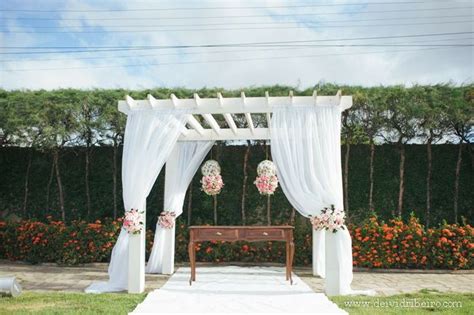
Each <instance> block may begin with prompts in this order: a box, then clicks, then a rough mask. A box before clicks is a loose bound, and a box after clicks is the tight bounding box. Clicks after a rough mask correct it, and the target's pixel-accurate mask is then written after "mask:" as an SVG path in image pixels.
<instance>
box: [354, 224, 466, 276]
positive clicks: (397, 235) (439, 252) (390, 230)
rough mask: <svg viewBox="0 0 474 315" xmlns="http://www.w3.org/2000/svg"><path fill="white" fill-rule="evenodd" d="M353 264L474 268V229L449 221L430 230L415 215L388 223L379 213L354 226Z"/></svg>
mask: <svg viewBox="0 0 474 315" xmlns="http://www.w3.org/2000/svg"><path fill="white" fill-rule="evenodd" d="M349 231H350V232H351V235H352V256H353V265H354V266H358V267H369V268H418V269H433V268H441V269H472V268H473V267H474V262H473V258H474V229H473V228H472V227H471V226H470V225H465V226H459V225H448V224H445V225H443V226H440V227H437V228H433V229H428V230H426V229H425V228H424V227H423V226H422V225H421V224H420V222H419V220H418V219H417V218H415V217H414V216H412V217H411V218H410V219H409V221H408V222H407V223H404V222H403V221H401V220H399V219H393V220H390V221H389V222H388V223H383V222H379V221H378V220H377V218H376V217H372V218H370V219H369V221H368V222H367V223H365V224H362V225H361V226H351V227H350V229H349Z"/></svg>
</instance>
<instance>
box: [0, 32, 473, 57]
mask: <svg viewBox="0 0 474 315" xmlns="http://www.w3.org/2000/svg"><path fill="white" fill-rule="evenodd" d="M473 33H474V32H448V33H430V34H406V35H387V36H375V37H352V38H329V39H311V40H291V41H272V42H247V43H230V44H201V45H143V46H128V47H127V46H88V47H80V46H79V47H78V46H45V47H37V46H4V47H0V48H2V49H83V50H84V51H96V50H95V49H101V50H103V49H118V50H137V49H181V48H215V47H242V46H243V47H246V46H262V45H264V46H267V47H268V45H277V44H296V43H314V42H334V41H354V40H377V39H395V38H412V37H433V36H449V35H464V34H473ZM86 49H87V50H86ZM15 53H18V52H12V53H0V54H15ZM29 53H43V52H38V51H36V52H29ZM44 53H52V52H48V51H46V52H44ZM61 53H64V51H62V52H61Z"/></svg>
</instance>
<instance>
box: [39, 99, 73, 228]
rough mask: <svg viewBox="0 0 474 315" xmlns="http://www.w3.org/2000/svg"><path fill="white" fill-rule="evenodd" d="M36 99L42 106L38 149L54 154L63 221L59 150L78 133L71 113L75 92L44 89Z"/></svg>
mask: <svg viewBox="0 0 474 315" xmlns="http://www.w3.org/2000/svg"><path fill="white" fill-rule="evenodd" d="M35 101H36V104H38V105H37V106H41V111H39V113H40V116H39V118H40V119H39V120H38V121H39V123H38V128H39V129H41V130H42V133H41V135H40V137H39V139H38V142H39V144H40V147H41V149H42V150H44V151H46V152H50V153H51V155H52V157H53V169H54V174H55V177H56V183H57V186H58V198H59V208H60V212H61V219H62V220H63V221H66V209H65V204H64V200H65V192H64V187H63V184H62V178H61V169H60V164H59V161H60V155H61V151H62V149H63V148H64V147H65V146H67V145H70V144H72V143H73V142H74V137H75V135H76V134H77V121H76V120H75V116H74V106H75V104H77V101H78V100H77V94H76V93H74V90H61V91H60V93H58V92H57V91H55V92H43V93H41V94H40V95H38V96H37V99H36V100H35ZM48 193H49V192H48Z"/></svg>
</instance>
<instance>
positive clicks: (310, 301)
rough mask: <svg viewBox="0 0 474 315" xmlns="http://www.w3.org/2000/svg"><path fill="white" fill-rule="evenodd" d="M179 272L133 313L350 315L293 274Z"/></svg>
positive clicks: (246, 269) (258, 270)
mask: <svg viewBox="0 0 474 315" xmlns="http://www.w3.org/2000/svg"><path fill="white" fill-rule="evenodd" d="M189 277H190V268H179V270H178V271H177V272H176V273H175V274H174V275H173V276H172V277H171V278H170V279H169V280H168V282H166V284H165V285H164V286H163V287H161V288H160V289H157V290H155V291H152V292H150V293H149V294H148V296H147V297H146V298H145V300H144V301H143V302H142V303H141V304H139V305H138V306H137V307H136V309H135V310H134V311H133V313H132V314H163V313H311V314H347V312H345V311H344V310H342V309H340V308H339V307H338V306H337V305H336V304H334V303H333V302H331V301H330V300H329V299H328V298H327V297H326V295H324V294H323V293H315V292H314V291H313V290H312V289H311V288H310V287H309V286H308V285H307V284H306V283H304V282H303V281H302V280H301V279H300V278H299V277H298V276H296V275H294V274H293V285H290V282H289V281H286V280H285V269H284V268H277V267H237V266H226V267H197V268H196V281H195V282H193V285H192V286H190V285H189Z"/></svg>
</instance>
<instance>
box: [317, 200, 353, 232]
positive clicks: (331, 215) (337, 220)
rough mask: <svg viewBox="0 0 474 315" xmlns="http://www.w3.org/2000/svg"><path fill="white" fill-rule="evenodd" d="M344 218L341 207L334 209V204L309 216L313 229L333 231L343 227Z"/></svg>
mask: <svg viewBox="0 0 474 315" xmlns="http://www.w3.org/2000/svg"><path fill="white" fill-rule="evenodd" d="M345 218H346V214H345V212H344V211H343V210H341V209H336V208H335V207H334V205H331V207H330V208H324V209H323V210H321V214H320V215H318V216H315V217H309V219H310V221H311V224H312V225H313V228H314V229H315V230H328V231H331V232H333V233H336V232H337V231H338V230H344V229H345V226H344V222H345Z"/></svg>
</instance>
